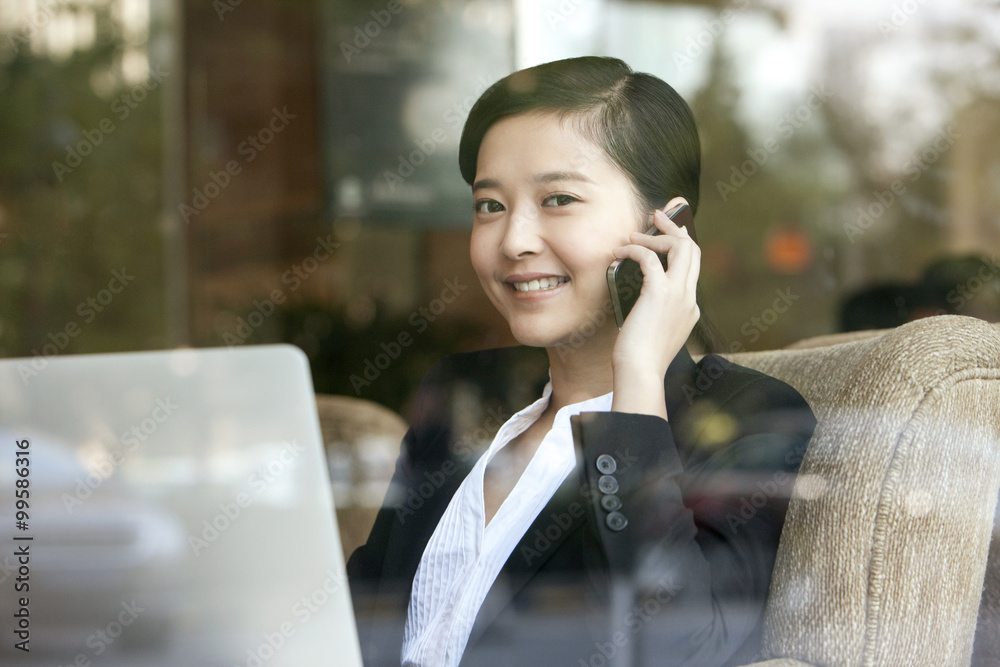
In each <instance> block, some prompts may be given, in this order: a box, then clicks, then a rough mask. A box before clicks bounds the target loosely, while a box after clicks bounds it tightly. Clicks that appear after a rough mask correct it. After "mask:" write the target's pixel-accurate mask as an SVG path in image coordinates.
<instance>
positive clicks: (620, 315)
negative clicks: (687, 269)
mask: <svg viewBox="0 0 1000 667" xmlns="http://www.w3.org/2000/svg"><path fill="white" fill-rule="evenodd" d="M670 219H671V220H673V221H674V223H676V224H677V226H678V227H687V228H688V231H689V232H690V231H692V230H693V229H694V217H693V216H692V215H691V207H690V206H688V205H687V204H681V205H680V206H679V207H677V208H676V209H674V211H673V212H672V213H671V214H670ZM646 233H647V234H649V235H651V236H656V235H657V234H660V233H661V232H660V230H659V229H657V227H656V225H653V226H652V227H650V228H649V229H647V230H646ZM691 236H692V238H693V237H694V234H693V233H692V234H691ZM659 258H660V264H661V265H663V270H664V271H666V270H667V256H666V255H662V254H659ZM641 289H642V269H640V268H639V264H638V262H636V261H635V260H631V259H616V260H615V261H613V262H612V263H611V266H609V267H608V291H610V292H611V307H612V308H613V309H614V311H615V322H616V323H617V324H618V328H619V329H621V328H622V325H623V324H624V323H625V318H626V317H628V314H629V313H630V312H631V311H632V306H634V305H635V302H636V300H637V299H638V298H639V291H640V290H641Z"/></svg>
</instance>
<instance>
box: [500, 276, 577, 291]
mask: <svg viewBox="0 0 1000 667" xmlns="http://www.w3.org/2000/svg"><path fill="white" fill-rule="evenodd" d="M565 282H569V278H556V277H552V278H539V279H538V280H529V281H527V282H523V283H514V289H516V290H517V291H518V292H537V291H539V290H546V289H553V288H556V287H558V286H559V285H562V284H563V283H565Z"/></svg>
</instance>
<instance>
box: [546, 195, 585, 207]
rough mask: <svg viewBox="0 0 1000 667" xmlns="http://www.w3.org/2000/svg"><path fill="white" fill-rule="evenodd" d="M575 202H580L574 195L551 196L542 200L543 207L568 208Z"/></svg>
mask: <svg viewBox="0 0 1000 667" xmlns="http://www.w3.org/2000/svg"><path fill="white" fill-rule="evenodd" d="M575 201H580V200H579V199H577V198H576V197H574V196H573V195H551V196H549V197H546V198H545V199H544V200H542V206H566V205H567V204H572V203H573V202H575Z"/></svg>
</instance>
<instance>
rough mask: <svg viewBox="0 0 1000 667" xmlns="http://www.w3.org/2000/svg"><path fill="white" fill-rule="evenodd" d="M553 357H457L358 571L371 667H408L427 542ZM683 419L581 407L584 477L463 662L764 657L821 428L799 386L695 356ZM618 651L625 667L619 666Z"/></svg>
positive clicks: (566, 486) (358, 554)
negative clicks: (789, 519) (404, 666)
mask: <svg viewBox="0 0 1000 667" xmlns="http://www.w3.org/2000/svg"><path fill="white" fill-rule="evenodd" d="M547 369H548V361H547V358H546V355H545V351H544V350H535V349H531V348H504V349H499V350H488V351H484V352H476V353H470V354H460V355H453V356H450V357H447V358H446V359H444V360H443V361H442V362H440V363H438V365H437V366H435V368H434V369H433V370H432V371H431V372H430V373H429V374H428V376H427V377H426V378H425V380H424V382H423V383H422V385H421V387H420V390H419V391H418V393H417V396H416V399H415V402H414V408H413V415H412V420H411V428H410V431H409V432H408V433H407V435H406V437H405V439H404V440H403V443H402V449H401V453H400V457H399V460H398V462H397V465H396V472H395V475H394V477H393V480H392V484H391V485H390V489H389V492H388V494H387V496H386V500H385V504H384V506H383V508H382V510H381V511H380V512H379V514H378V517H377V518H376V521H375V524H374V527H373V528H372V532H371V535H370V536H369V538H368V541H367V543H366V544H365V545H363V546H362V547H360V548H359V549H358V550H357V551H355V553H354V554H353V555H352V556H351V558H350V560H349V562H348V575H349V578H350V581H351V587H352V594H353V596H354V600H355V610H356V615H357V617H358V621H359V626H360V628H361V639H362V649H363V652H364V654H365V661H366V664H367V665H383V664H384V665H399V656H400V648H401V645H402V639H403V627H404V624H405V620H406V609H407V604H408V601H409V594H410V589H411V587H412V583H413V577H414V574H415V573H416V570H417V566H418V564H419V562H420V559H421V556H422V554H423V550H424V547H425V546H426V544H427V542H428V541H429V539H430V537H431V534H432V533H433V531H434V529H435V527H436V526H437V523H438V520H439V519H440V517H441V515H442V514H443V513H444V511H445V509H446V507H447V506H448V503H449V502H450V500H451V498H452V496H453V495H454V493H455V491H456V490H457V488H458V486H459V485H460V484H461V482H462V480H463V479H464V478H465V475H466V474H467V473H468V471H469V470H470V469H471V468H472V466H473V465H474V463H475V461H476V459H477V458H478V457H479V456H480V455H481V454H482V452H483V451H484V450H485V448H486V447H488V445H489V442H490V440H491V439H492V436H493V434H494V433H495V432H496V431H497V429H499V427H500V426H501V424H502V423H503V422H504V421H506V419H507V418H509V417H510V416H511V415H512V414H514V413H515V412H517V411H518V410H520V409H522V408H523V407H525V406H526V405H528V404H530V403H531V402H532V401H534V400H535V399H537V398H538V396H540V395H541V389H542V387H543V385H544V382H545V381H546V380H547V379H548V376H547ZM664 387H665V390H666V392H665V393H666V408H667V415H668V418H669V423H668V422H665V421H663V420H662V419H660V418H659V417H652V416H648V415H634V414H623V413H615V412H604V413H583V414H581V415H579V416H577V417H574V418H572V420H571V423H572V427H573V434H574V441H575V443H576V447H577V471H576V473H575V474H571V475H570V476H569V477H568V478H567V479H566V481H565V482H564V483H563V484H562V486H561V487H560V489H559V490H558V491H557V493H556V494H555V496H554V497H553V498H552V500H551V501H550V502H549V504H548V505H547V506H546V507H545V509H544V510H543V511H542V512H541V513H540V514H539V515H538V517H537V519H536V520H535V522H534V524H533V525H532V526H531V528H529V530H528V531H527V533H526V534H525V536H524V537H523V538H522V540H521V542H520V543H519V544H518V546H517V548H515V550H514V552H513V553H512V554H511V555H510V558H509V559H508V561H507V562H506V564H505V566H504V568H503V571H502V572H501V574H500V576H499V577H498V578H497V581H496V582H495V583H494V585H493V587H492V588H491V590H490V593H489V596H488V597H487V599H486V602H485V603H484V604H483V607H482V608H481V610H480V612H479V615H478V616H477V618H476V624H475V627H474V629H473V633H472V636H471V637H470V640H469V644H468V646H467V648H466V651H465V653H464V655H463V660H462V664H463V665H476V666H478V665H493V664H497V665H501V664H503V665H507V664H523V665H533V664H546V665H572V666H573V667H578V666H580V665H584V666H586V665H592V666H599V665H603V664H618V663H616V662H615V661H618V660H623V662H621V663H620V664H656V665H699V666H700V665H729V664H740V662H742V661H749V660H752V659H753V658H755V657H756V653H757V651H758V648H759V642H760V633H761V621H762V616H763V609H764V604H765V602H766V597H767V591H768V587H769V584H770V578H771V570H772V567H773V564H774V558H775V553H776V551H777V547H778V540H779V537H780V534H781V527H782V523H783V521H784V516H785V511H786V508H787V503H788V497H789V493H790V490H791V486H792V481H793V478H794V475H795V472H796V471H797V470H798V466H799V463H800V462H801V460H802V456H803V454H804V452H805V447H806V444H807V442H808V440H809V438H810V436H811V434H812V430H813V428H814V426H815V419H814V417H813V415H812V412H811V411H810V410H809V407H808V406H807V405H806V403H805V401H804V399H803V398H802V397H801V396H800V395H799V394H798V393H797V392H796V391H795V390H794V389H792V388H791V387H789V386H788V385H787V384H785V383H783V382H781V381H779V380H776V379H774V378H771V377H769V376H766V375H764V374H762V373H759V372H757V371H753V370H750V369H747V368H743V367H741V366H737V365H735V364H732V363H730V362H728V361H726V360H724V359H722V358H721V357H718V356H715V355H709V356H707V357H705V358H703V359H702V360H701V361H700V362H699V363H697V364H696V363H694V362H693V361H692V359H691V357H690V355H689V354H688V352H687V351H686V350H685V349H681V351H680V352H679V353H678V355H677V357H676V358H675V359H674V360H673V362H672V363H671V365H670V368H669V369H668V371H667V375H666V377H665V379H664ZM609 660H610V661H611V662H609Z"/></svg>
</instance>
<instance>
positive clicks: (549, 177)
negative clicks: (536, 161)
mask: <svg viewBox="0 0 1000 667" xmlns="http://www.w3.org/2000/svg"><path fill="white" fill-rule="evenodd" d="M534 181H535V182H536V183H553V182H555V181H581V182H583V183H593V182H594V181H592V180H591V179H589V178H588V177H587V176H585V175H584V174H582V173H580V172H579V171H550V172H547V173H544V174H538V175H537V176H535V178H534Z"/></svg>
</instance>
